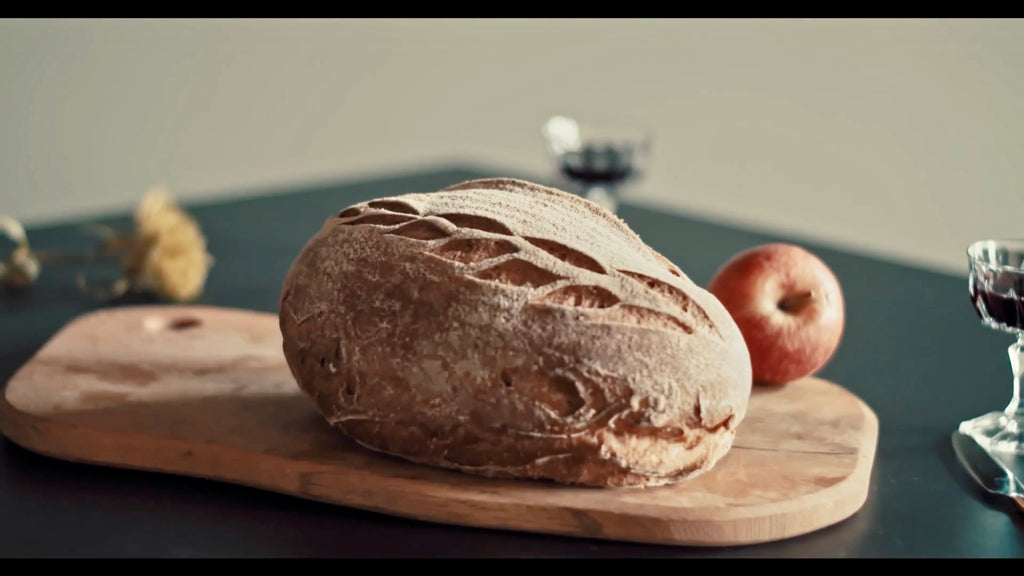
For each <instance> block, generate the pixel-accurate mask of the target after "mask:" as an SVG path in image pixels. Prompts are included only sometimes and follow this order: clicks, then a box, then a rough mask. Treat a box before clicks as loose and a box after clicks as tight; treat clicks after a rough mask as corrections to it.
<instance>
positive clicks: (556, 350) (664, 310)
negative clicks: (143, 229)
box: [280, 179, 750, 486]
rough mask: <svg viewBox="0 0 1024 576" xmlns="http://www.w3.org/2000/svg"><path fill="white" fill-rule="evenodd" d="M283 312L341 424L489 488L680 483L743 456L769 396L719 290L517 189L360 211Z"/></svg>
mask: <svg viewBox="0 0 1024 576" xmlns="http://www.w3.org/2000/svg"><path fill="white" fill-rule="evenodd" d="M280 316H281V329H282V333H283V336H284V347H285V355H286V357H287V359H288V362H289V366H290V367H291V369H292V373H293V374H294V375H295V378H296V380H297V382H298V384H299V385H300V387H302V389H303V390H305V391H306V392H307V393H308V394H309V395H310V396H311V397H312V398H313V399H314V401H315V402H316V404H317V406H318V407H319V409H320V410H321V412H322V413H323V414H324V416H325V417H326V419H327V421H328V422H329V423H331V424H332V425H333V426H335V427H336V428H338V429H339V430H341V431H342V432H344V433H345V434H347V435H349V436H350V437H352V438H353V439H355V440H356V441H358V442H359V443H361V444H363V445H364V446H367V447H369V448H372V449H374V450H378V451H381V452H387V453H390V454H394V455H398V456H401V457H404V458H407V459H409V460H412V461H415V462H421V463H425V464H430V465H435V466H444V467H449V468H456V469H459V470H463V471H468V472H473V473H477V474H484V475H489V476H501V477H513V478H546V479H551V480H555V481H558V482H564V483H573V484H588V485H596V486H653V485H659V484H665V483H669V482H675V481H679V480H682V479H684V478H687V477H690V476H692V475H694V474H698V473H700V472H703V471H705V470H707V469H708V468H710V467H711V466H713V465H714V463H715V462H716V461H717V460H718V459H719V458H721V457H722V456H723V455H724V454H725V452H726V451H728V449H729V447H730V446H731V441H732V438H733V436H734V434H735V429H736V426H738V425H739V423H740V421H741V420H742V418H743V415H744V413H745V410H746V402H747V397H748V396H749V390H750V381H749V380H750V366H749V355H748V353H747V351H746V347H745V344H743V340H742V336H741V335H740V334H739V331H738V329H737V328H736V327H735V324H734V323H733V322H732V320H731V318H730V317H729V315H728V313H727V312H726V311H725V310H724V308H722V306H721V304H720V303H719V302H718V301H717V300H716V299H715V298H714V297H713V296H711V295H710V294H708V293H707V292H706V291H704V290H703V289H701V288H700V287H698V286H696V285H695V284H694V283H693V282H692V281H691V280H690V279H689V278H687V277H686V276H685V274H683V273H682V271H681V270H679V269H678V267H676V266H675V265H674V264H672V263H671V262H670V261H668V260H667V259H665V258H664V257H663V256H661V255H660V254H658V253H657V252H656V251H654V250H653V249H652V248H650V247H649V246H647V245H646V244H644V243H643V242H642V241H641V240H640V238H639V237H638V236H637V235H636V234H635V233H634V232H633V231H632V230H630V229H629V228H628V227H627V226H626V225H625V224H624V223H623V222H622V221H621V220H619V219H618V218H616V217H615V216H614V215H612V214H610V213H608V212H607V211H605V210H604V209H603V208H600V207H598V206H597V205H595V204H593V203H591V202H589V201H586V200H584V199H582V198H580V197H578V196H575V195H571V194H568V193H565V192H561V191H558V190H554V189H551V188H546V187H543V186H538V185H535V184H531V183H528V182H523V181H517V180H509V179H491V180H479V181H473V182H467V183H463V184H459V185H456V186H452V187H450V188H447V189H445V190H442V191H439V192H435V193H429V194H407V195H404V196H396V197H391V198H380V199H375V200H372V201H369V202H364V203H360V204H357V205H355V206H351V207H349V208H346V209H345V210H343V211H341V212H340V213H339V214H338V215H337V217H335V218H332V219H329V220H328V221H327V222H325V224H324V227H323V228H322V229H321V231H320V233H319V234H317V235H316V236H315V237H314V238H313V239H311V240H310V242H309V243H308V244H307V246H306V248H305V249H304V250H303V252H302V253H301V254H300V255H299V257H298V258H297V259H296V262H295V263H294V264H293V266H292V269H291V270H290V271H289V274H288V277H287V278H286V280H285V285H284V288H283V291H282V298H281V315H280Z"/></svg>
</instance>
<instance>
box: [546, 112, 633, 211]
mask: <svg viewBox="0 0 1024 576" xmlns="http://www.w3.org/2000/svg"><path fill="white" fill-rule="evenodd" d="M542 133H543V134H544V139H545V140H546V141H547V145H548V152H549V153H550V154H551V155H552V156H553V157H554V158H555V161H556V162H557V163H558V170H559V172H561V174H562V175H563V176H564V177H565V178H567V179H568V180H570V181H571V182H574V183H576V184H577V185H579V186H580V188H582V192H583V196H584V197H585V198H587V199H589V200H593V201H594V202H597V203H598V204H600V205H601V206H604V207H605V208H607V209H608V211H610V212H615V210H616V208H617V207H618V191H619V188H620V187H621V186H622V185H623V184H624V183H625V182H626V181H628V180H630V179H634V178H637V177H639V176H640V175H642V173H643V171H644V169H645V168H646V162H647V157H648V153H649V152H650V135H649V134H647V133H646V132H645V131H643V130H641V129H639V128H633V127H628V126H616V125H612V124H581V123H580V122H577V121H576V120H575V119H573V118H569V117H566V116H552V117H551V118H549V119H548V120H547V122H545V123H544V126H543V129H542Z"/></svg>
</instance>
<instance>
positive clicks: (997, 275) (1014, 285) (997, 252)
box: [959, 240, 1024, 456]
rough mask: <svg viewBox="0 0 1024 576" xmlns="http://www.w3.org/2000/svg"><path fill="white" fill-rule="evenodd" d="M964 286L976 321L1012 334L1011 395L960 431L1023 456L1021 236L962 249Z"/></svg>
mask: <svg viewBox="0 0 1024 576" xmlns="http://www.w3.org/2000/svg"><path fill="white" fill-rule="evenodd" d="M967 261H968V265H969V269H970V275H969V277H968V278H969V280H968V289H969V290H970V295H971V303H972V304H973V305H974V310H975V311H976V312H977V313H978V316H979V317H980V318H981V321H982V322H983V323H984V324H985V325H986V326H988V327H989V328H992V329H994V330H1001V331H1003V332H1009V333H1010V334H1013V335H1015V336H1016V337H1017V341H1016V342H1014V343H1013V344H1011V345H1010V347H1009V348H1008V349H1007V352H1008V353H1009V356H1010V368H1011V371H1012V372H1013V396H1012V397H1011V398H1010V403H1009V404H1007V406H1006V408H1004V409H1003V410H1001V411H992V412H988V413H986V414H982V415H981V416H978V417H976V418H972V419H970V420H964V421H963V422H961V423H960V426H959V430H960V432H962V433H964V434H967V435H968V436H971V437H973V438H974V439H975V440H977V441H978V443H979V444H981V445H982V446H984V447H985V448H988V449H989V450H992V451H995V452H1008V453H1011V454H1015V455H1016V456H1024V401H1022V397H1021V390H1022V386H1021V383H1022V380H1024V240H981V241H979V242H975V243H973V244H971V245H970V247H968V249H967Z"/></svg>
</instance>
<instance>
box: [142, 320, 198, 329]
mask: <svg viewBox="0 0 1024 576" xmlns="http://www.w3.org/2000/svg"><path fill="white" fill-rule="evenodd" d="M202 324H203V321H202V320H200V319H199V318H196V317H194V316H178V317H176V318H162V317H160V316H150V317H148V318H146V319H145V320H143V325H144V326H145V328H146V330H147V331H149V332H159V331H160V330H176V331H177V330H188V329H190V328H198V327H199V326H201V325H202Z"/></svg>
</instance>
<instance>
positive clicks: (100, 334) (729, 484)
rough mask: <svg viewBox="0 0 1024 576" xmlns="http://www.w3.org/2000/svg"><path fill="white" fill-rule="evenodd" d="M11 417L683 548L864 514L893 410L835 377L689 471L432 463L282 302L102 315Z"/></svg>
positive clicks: (208, 471)
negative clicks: (357, 403) (342, 388)
mask: <svg viewBox="0 0 1024 576" xmlns="http://www.w3.org/2000/svg"><path fill="white" fill-rule="evenodd" d="M0 430H2V431H3V433H4V435H6V436H7V437H8V438H9V439H10V440H12V441H13V442H15V443H17V444H19V445H21V446H23V447H25V448H27V449H29V450H32V451H35V452H38V453H41V454H45V455H49V456H53V457H57V458H62V459H66V460H72V461H78V462H87V463H93V464H100V465H109V466H117V467H124V468H135V469H142V470H151V471H159V472H166V473H174V474H182V475H189V476H197V477H202V478H209V479H214V480H220V481H225V482H232V483H236V484H243V485H247V486H253V487H257V488H262V489H266V490H272V491H276V492H281V493H285V494H291V495H295V496H299V497H303V498H309V499H313V500H319V501H323V502H329V503H332V504H338V505H344V506H350V507H354V508H360V509H365V510H372V511H376V512H381V513H385V514H392V515H396V516H403V517H409V518H417V519H421V520H428V521H434V522H442V523H450V524H461V525H467V526H477V527H486V528H498V529H510V530H524V531H533V532H541V533H550V534H562V535H568V536H582V537H592V538H605V539H613V540H628V541H637V542H650V543H662V544H675V545H705V546H724V545H737V544H752V543H758V542H766V541H772V540H779V539H783V538H789V537H792V536H797V535H800V534H805V533H807V532H811V531H814V530H817V529H820V528H823V527H826V526H829V525H832V524H835V523H837V522H840V521H842V520H844V519H846V518H848V517H849V516H851V515H852V514H854V513H855V512H856V511H857V510H859V509H860V507H861V506H862V505H863V503H864V501H865V499H866V497H867V492H868V486H869V480H870V475H871V467H872V464H873V461H874V455H875V448H876V444H877V437H878V420H877V418H876V417H875V415H874V412H873V411H872V410H871V409H870V408H869V407H868V406H867V405H866V404H864V403H863V402H862V401H861V400H860V399H858V398H857V397H856V396H854V395H853V394H851V393H850V392H849V391H847V390H846V389H844V388H842V387H841V386H838V385H836V384H833V383H830V382H827V381H824V380H820V379H816V378H808V379H804V380H801V381H798V382H793V383H791V384H789V385H787V386H784V387H780V388H764V387H755V389H754V393H753V395H752V397H751V400H750V405H749V409H748V414H747V418H746V420H745V421H744V422H743V423H742V425H741V426H740V428H739V431H738V434H737V438H736V442H735V444H734V446H733V448H732V450H731V451H730V452H729V453H728V454H727V455H726V456H725V457H724V458H723V459H722V460H721V461H720V462H719V463H718V464H717V465H716V466H715V467H714V468H713V469H712V470H711V471H709V472H707V473H705V474H703V475H701V476H699V477H696V478H693V479H691V480H688V481H685V482H683V483H681V484H677V485H675V486H668V487H661V488H649V489H598V488H576V487H567V486H561V485H556V484H553V483H547V482H533V481H503V480H493V479H487V478H480V477H475V476H470V475H466V474H461V473H458V472H452V471H446V470H440V469H434V468H429V467H424V466H419V465H415V464H411V463H408V462H406V461H403V460H400V459H397V458H392V457H389V456H385V455H381V454H377V453H374V452H371V451H368V450H365V449H363V448H361V447H359V446H358V445H356V444H354V443H353V442H351V441H349V440H348V439H346V438H345V437H344V436H342V435H341V434H340V433H338V432H337V431H335V430H333V429H332V428H330V427H329V426H328V425H327V423H326V422H325V421H324V420H323V418H322V417H321V416H320V415H319V414H318V413H317V412H316V411H315V409H314V407H313V404H312V402H311V401H310V400H309V399H308V398H307V397H306V396H304V395H303V394H302V393H301V392H300V391H299V389H298V387H297V386H296V384H295V382H294V379H293V378H292V376H291V374H290V373H289V371H288V368H287V366H286V364H285V361H284V357H283V354H282V352H281V336H280V332H279V329H278V325H277V317H276V316H275V315H272V314H266V313H257V312H249V311H242V310H231V309H223V308H210V307H197V306H189V307H184V306H166V307H165V306H147V307H125V308H116V309H109V310H104V311H100V312H94V313H92V314H88V315H85V316H82V317H81V318H79V319H77V320H75V321H73V322H72V323H70V324H69V325H68V326H66V327H65V328H64V329H63V330H61V331H60V332H59V333H58V334H57V335H55V336H54V337H53V338H52V339H51V340H50V341H49V342H48V343H47V344H46V345H45V346H44V347H43V348H42V349H41V350H40V351H39V352H38V353H37V354H36V355H35V357H33V358H32V359H31V360H30V361H29V362H28V363H27V364H26V365H25V366H23V367H22V368H21V369H20V370H19V371H18V372H17V373H16V374H15V375H14V376H13V377H12V378H11V380H10V382H8V385H7V389H6V392H5V394H4V399H3V401H2V402H0Z"/></svg>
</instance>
